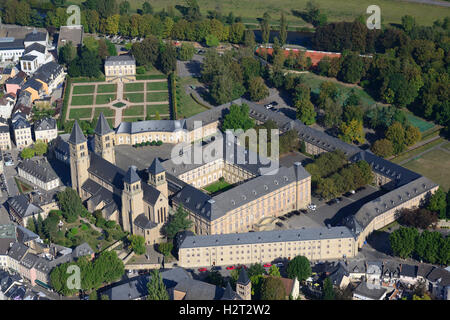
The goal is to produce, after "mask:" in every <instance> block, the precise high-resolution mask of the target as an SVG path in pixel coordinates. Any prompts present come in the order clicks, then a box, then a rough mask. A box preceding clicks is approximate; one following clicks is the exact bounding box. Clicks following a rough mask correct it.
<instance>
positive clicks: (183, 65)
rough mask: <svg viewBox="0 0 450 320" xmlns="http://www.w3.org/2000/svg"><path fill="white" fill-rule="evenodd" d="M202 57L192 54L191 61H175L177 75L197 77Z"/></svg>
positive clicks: (200, 68)
mask: <svg viewBox="0 0 450 320" xmlns="http://www.w3.org/2000/svg"><path fill="white" fill-rule="evenodd" d="M203 58H204V56H202V55H199V54H194V56H193V58H192V60H189V61H180V60H177V75H178V76H179V77H181V78H183V77H199V76H200V72H201V70H202V62H203Z"/></svg>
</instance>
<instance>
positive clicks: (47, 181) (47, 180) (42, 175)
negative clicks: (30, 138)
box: [17, 158, 60, 191]
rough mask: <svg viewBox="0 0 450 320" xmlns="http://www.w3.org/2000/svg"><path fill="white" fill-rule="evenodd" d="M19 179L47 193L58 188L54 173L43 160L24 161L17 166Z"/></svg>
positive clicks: (58, 183) (57, 180)
mask: <svg viewBox="0 0 450 320" xmlns="http://www.w3.org/2000/svg"><path fill="white" fill-rule="evenodd" d="M17 172H18V174H19V177H22V178H24V179H25V180H27V181H29V182H31V183H33V184H34V185H37V186H38V187H40V188H42V189H44V190H45V191H49V190H52V189H55V188H58V187H59V186H60V180H59V177H58V175H57V174H56V172H55V171H54V170H53V168H52V167H51V166H50V164H49V163H48V162H47V160H46V159H45V158H43V159H40V160H33V159H25V160H23V161H22V162H20V163H19V165H18V166H17Z"/></svg>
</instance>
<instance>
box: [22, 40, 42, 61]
mask: <svg viewBox="0 0 450 320" xmlns="http://www.w3.org/2000/svg"><path fill="white" fill-rule="evenodd" d="M31 51H37V52H40V53H45V46H43V45H42V44H40V43H37V42H36V43H33V44H31V45H29V46H28V47H26V48H25V51H24V52H23V55H24V56H25V55H27V54H28V53H30V52H31ZM22 58H23V57H22Z"/></svg>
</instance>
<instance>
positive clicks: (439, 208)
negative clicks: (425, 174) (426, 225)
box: [427, 187, 450, 219]
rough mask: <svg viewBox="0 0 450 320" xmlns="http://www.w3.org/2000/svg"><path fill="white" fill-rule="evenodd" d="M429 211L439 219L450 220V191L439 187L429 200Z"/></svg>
mask: <svg viewBox="0 0 450 320" xmlns="http://www.w3.org/2000/svg"><path fill="white" fill-rule="evenodd" d="M427 209H428V210H431V211H433V212H435V213H436V214H437V215H438V217H439V219H450V190H448V191H447V193H446V192H445V191H444V190H443V189H442V188H440V187H439V189H438V190H437V191H436V192H435V193H433V195H432V196H431V197H430V199H429V200H428V204H427Z"/></svg>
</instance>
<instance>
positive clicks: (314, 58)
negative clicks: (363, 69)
mask: <svg viewBox="0 0 450 320" xmlns="http://www.w3.org/2000/svg"><path fill="white" fill-rule="evenodd" d="M262 50H267V54H269V55H272V53H273V49H272V48H267V49H266V48H258V49H256V52H257V53H259V52H260V51H262ZM300 51H302V52H304V53H305V56H306V57H309V58H311V63H312V65H313V66H316V65H317V64H318V63H319V61H320V60H322V59H323V58H324V57H330V58H339V57H340V56H341V54H340V53H338V52H324V51H314V50H299V49H290V50H287V49H285V50H284V55H285V56H286V57H288V56H289V53H290V52H293V53H294V54H295V55H297V54H298V53H299V52H300Z"/></svg>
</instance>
